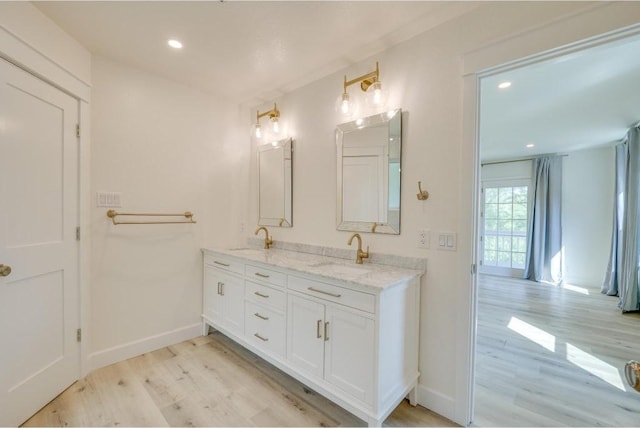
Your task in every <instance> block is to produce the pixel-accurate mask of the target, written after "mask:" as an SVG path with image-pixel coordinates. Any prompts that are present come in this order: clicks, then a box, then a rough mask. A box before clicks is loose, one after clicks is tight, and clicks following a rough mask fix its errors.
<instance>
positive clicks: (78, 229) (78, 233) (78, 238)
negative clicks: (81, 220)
mask: <svg viewBox="0 0 640 428" xmlns="http://www.w3.org/2000/svg"><path fill="white" fill-rule="evenodd" d="M79 240H80V226H78V227H76V241H79Z"/></svg>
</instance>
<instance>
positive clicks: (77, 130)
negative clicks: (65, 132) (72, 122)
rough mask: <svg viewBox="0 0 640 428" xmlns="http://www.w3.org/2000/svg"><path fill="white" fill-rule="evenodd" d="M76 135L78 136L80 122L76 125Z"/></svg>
mask: <svg viewBox="0 0 640 428" xmlns="http://www.w3.org/2000/svg"><path fill="white" fill-rule="evenodd" d="M76 137H78V138H80V124H77V125H76Z"/></svg>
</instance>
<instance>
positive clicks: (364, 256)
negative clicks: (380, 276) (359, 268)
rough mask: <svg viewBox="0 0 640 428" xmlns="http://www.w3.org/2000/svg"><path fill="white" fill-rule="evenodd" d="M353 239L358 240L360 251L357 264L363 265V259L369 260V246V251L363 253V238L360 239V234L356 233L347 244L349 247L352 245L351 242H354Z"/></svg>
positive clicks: (357, 253)
mask: <svg viewBox="0 0 640 428" xmlns="http://www.w3.org/2000/svg"><path fill="white" fill-rule="evenodd" d="M353 238H357V239H358V251H356V263H357V264H359V265H361V264H362V259H368V258H369V246H368V245H367V251H362V238H361V237H360V234H359V233H354V234H353V235H351V237H350V238H349V241H348V242H347V245H351V241H353Z"/></svg>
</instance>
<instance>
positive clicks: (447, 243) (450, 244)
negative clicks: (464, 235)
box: [438, 231, 458, 251]
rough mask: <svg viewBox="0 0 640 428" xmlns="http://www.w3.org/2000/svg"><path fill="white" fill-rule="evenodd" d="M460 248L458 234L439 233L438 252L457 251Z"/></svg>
mask: <svg viewBox="0 0 640 428" xmlns="http://www.w3.org/2000/svg"><path fill="white" fill-rule="evenodd" d="M457 248H458V236H457V234H456V232H448V231H442V232H438V250H444V251H456V250H457Z"/></svg>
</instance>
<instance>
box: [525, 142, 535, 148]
mask: <svg viewBox="0 0 640 428" xmlns="http://www.w3.org/2000/svg"><path fill="white" fill-rule="evenodd" d="M535 146H536V145H535V144H533V143H529V144H527V145H526V146H525V147H526V148H527V149H533V148H534V147H535Z"/></svg>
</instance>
